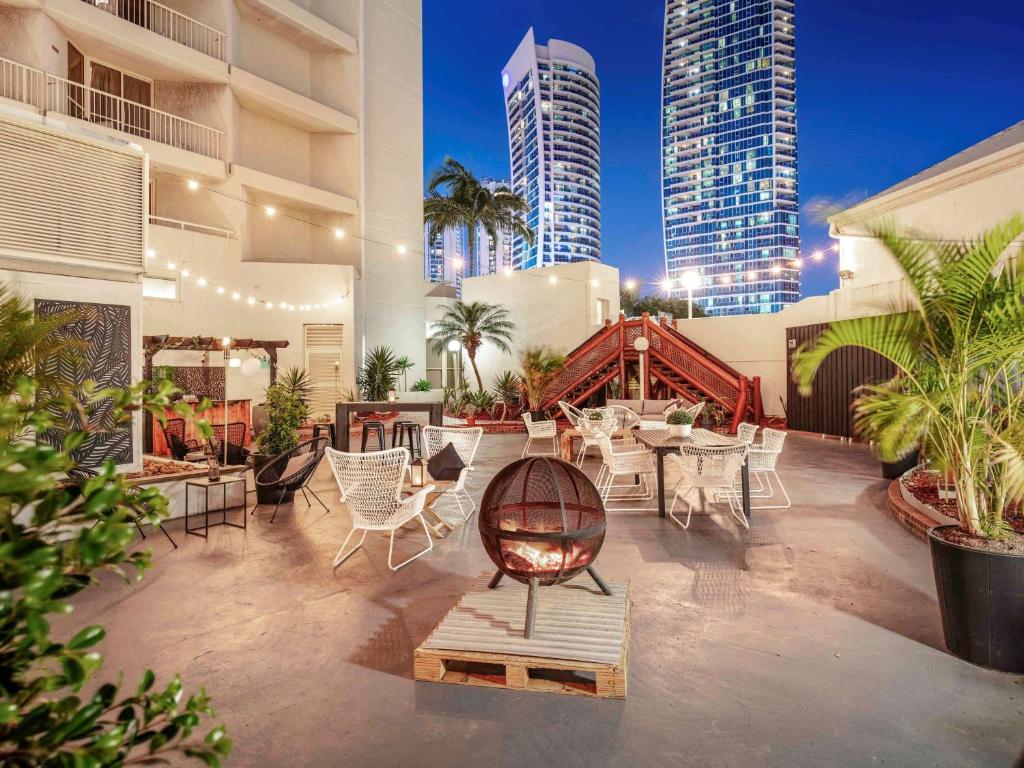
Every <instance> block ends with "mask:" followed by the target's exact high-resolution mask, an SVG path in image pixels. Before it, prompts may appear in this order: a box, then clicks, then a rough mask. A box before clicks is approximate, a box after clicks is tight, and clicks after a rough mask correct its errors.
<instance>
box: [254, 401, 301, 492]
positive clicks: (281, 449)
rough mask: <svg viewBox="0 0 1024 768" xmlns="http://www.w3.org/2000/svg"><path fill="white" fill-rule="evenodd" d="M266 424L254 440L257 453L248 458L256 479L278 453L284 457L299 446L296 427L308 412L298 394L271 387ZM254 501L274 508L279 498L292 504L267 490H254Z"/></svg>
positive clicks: (269, 488) (267, 402)
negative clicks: (250, 459)
mask: <svg viewBox="0 0 1024 768" xmlns="http://www.w3.org/2000/svg"><path fill="white" fill-rule="evenodd" d="M265 399H266V406H267V424H266V426H265V427H264V428H263V429H262V430H261V431H260V434H259V436H258V437H257V438H256V447H257V449H258V451H257V452H256V453H253V454H252V462H253V463H252V471H253V475H254V476H256V475H258V474H259V473H260V470H261V469H263V467H265V466H266V465H267V464H269V463H270V462H271V461H273V460H274V459H275V458H276V457H278V456H280V455H281V454H282V453H287V452H288V451H290V450H291V449H292V448H294V447H295V446H297V445H298V444H299V438H298V431H299V427H301V426H302V424H303V422H305V420H306V417H307V415H308V414H309V408H308V407H307V406H306V404H305V403H304V402H303V401H302V397H301V396H300V395H299V394H298V392H296V391H294V390H292V389H289V388H288V387H287V386H286V385H285V384H283V383H282V384H271V385H270V386H269V387H267V392H266V398H265ZM256 498H257V500H258V501H259V502H260V503H261V504H274V503H276V502H277V501H278V499H279V498H280V499H281V501H283V502H288V501H291V500H292V494H291V493H288V494H286V495H285V496H284V497H283V498H282V497H281V494H280V491H275V490H274V489H273V488H271V487H269V486H268V487H266V488H261V486H259V485H257V486H256Z"/></svg>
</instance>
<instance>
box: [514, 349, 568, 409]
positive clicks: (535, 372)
mask: <svg viewBox="0 0 1024 768" xmlns="http://www.w3.org/2000/svg"><path fill="white" fill-rule="evenodd" d="M519 362H520V364H521V365H522V367H523V373H522V377H521V378H522V380H523V392H524V394H525V395H526V402H527V404H528V406H529V408H530V416H531V417H532V418H533V420H534V421H543V420H544V419H545V418H547V414H545V413H544V411H542V410H541V406H542V405H543V403H544V393H545V392H547V390H548V387H550V386H551V384H552V383H553V382H554V381H555V377H556V376H558V374H559V372H560V371H561V370H562V366H564V365H565V356H564V355H559V354H556V353H554V352H552V351H550V350H548V349H546V348H544V347H531V348H530V349H527V350H525V351H524V352H523V353H522V355H521V356H520V358H519Z"/></svg>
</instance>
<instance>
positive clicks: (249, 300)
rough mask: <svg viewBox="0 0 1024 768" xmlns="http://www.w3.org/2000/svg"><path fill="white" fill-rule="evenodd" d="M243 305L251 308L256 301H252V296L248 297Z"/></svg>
mask: <svg viewBox="0 0 1024 768" xmlns="http://www.w3.org/2000/svg"><path fill="white" fill-rule="evenodd" d="M245 303H246V304H248V305H249V306H250V307H251V306H253V305H254V304H255V303H256V299H254V298H253V297H252V296H250V297H249V298H247V299H246V300H245Z"/></svg>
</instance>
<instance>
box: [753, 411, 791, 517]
mask: <svg viewBox="0 0 1024 768" xmlns="http://www.w3.org/2000/svg"><path fill="white" fill-rule="evenodd" d="M785 442H786V433H785V432H782V431H781V430H778V429H768V428H765V429H764V430H763V431H762V432H761V443H760V444H758V445H752V446H750V456H749V458H748V459H747V467H748V468H749V471H750V477H751V479H756V480H757V483H758V487H757V488H756V489H752V490H751V493H750V495H751V497H752V498H755V499H772V498H774V496H775V488H774V487H773V486H772V478H773V477H774V478H775V482H776V483H778V486H779V490H780V491H781V492H782V497H783V498H784V499H785V500H786V503H785V504H757V505H752V508H753V509H789V508H790V507H791V506H793V502H792V501H790V499H789V493H787V492H786V486H784V485H783V484H782V478H781V477H779V473H778V472H777V471H776V466H777V465H778V463H779V456H781V455H782V446H783V444H784V443H785Z"/></svg>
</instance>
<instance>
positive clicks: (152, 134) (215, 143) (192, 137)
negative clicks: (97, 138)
mask: <svg viewBox="0 0 1024 768" xmlns="http://www.w3.org/2000/svg"><path fill="white" fill-rule="evenodd" d="M0 97H3V98H7V99H13V100H14V101H20V102H23V103H25V104H31V105H32V106H34V107H35V108H36V109H40V110H42V111H44V112H59V113H60V114H62V115H68V116H69V117H75V118H78V119H79V120H87V121H89V122H90V123H95V124H96V125H103V126H106V127H107V128H113V129H114V130H117V131H123V132H124V133H128V134H131V135H132V136H139V137H141V138H144V139H151V140H152V141H158V142H160V143H161V144H167V145H169V146H172V147H177V148H178V149H187V150H188V151H190V152H196V153H198V154H200V155H206V156H207V157H212V158H214V159H217V160H223V159H224V158H223V156H222V148H223V143H224V142H223V140H224V132H223V131H218V130H217V129H216V128H210V127H209V126H206V125H201V124H200V123H195V122H193V121H191V120H186V119H185V118H184V117H178V116H177V115H172V114H170V113H169V112H161V111H160V110H159V109H153V108H152V107H148V106H146V105H145V104H137V103H136V102H134V101H129V100H128V99H124V98H121V97H120V96H114V95H113V94H110V93H106V92H105V91H101V90H98V89H96V88H90V87H89V86H87V85H81V84H79V83H75V82H72V81H71V80H67V79H66V78H63V77H57V76H56V75H51V74H49V73H47V72H43V71H42V70H40V69H35V68H33V67H27V66H25V65H24V64H19V63H18V62H16V61H11V60H10V59H5V58H2V57H0Z"/></svg>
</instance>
